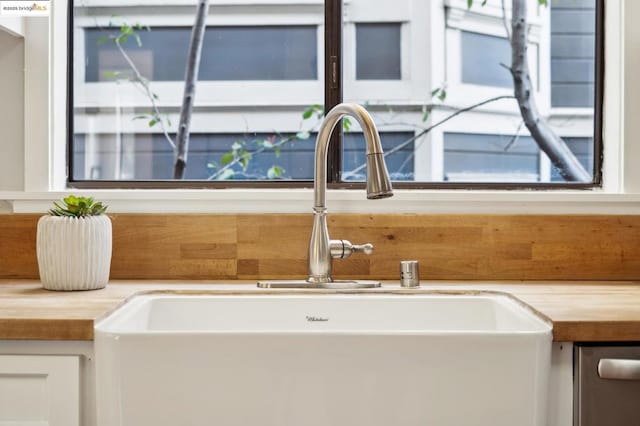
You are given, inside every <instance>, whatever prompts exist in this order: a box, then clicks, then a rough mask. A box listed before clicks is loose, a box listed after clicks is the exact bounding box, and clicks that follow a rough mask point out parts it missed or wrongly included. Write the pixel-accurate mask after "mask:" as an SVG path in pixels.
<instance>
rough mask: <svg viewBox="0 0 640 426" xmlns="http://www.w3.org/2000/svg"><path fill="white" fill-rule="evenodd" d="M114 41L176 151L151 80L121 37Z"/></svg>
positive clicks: (165, 136) (168, 140)
mask: <svg viewBox="0 0 640 426" xmlns="http://www.w3.org/2000/svg"><path fill="white" fill-rule="evenodd" d="M113 41H114V43H115V45H116V47H117V48H118V50H119V51H120V54H121V55H122V57H123V58H124V60H125V61H126V62H127V64H128V65H129V67H130V68H131V70H132V71H133V81H134V82H136V83H138V84H139V85H140V86H142V88H143V90H144V94H145V96H146V97H147V98H148V99H149V101H150V102H151V109H152V110H153V114H154V115H155V116H156V117H157V118H158V124H160V128H161V129H162V133H163V135H164V138H165V139H166V140H167V142H169V145H171V148H173V150H174V151H175V149H176V144H175V143H173V139H172V138H171V136H170V135H169V132H168V131H167V128H166V126H165V125H164V122H163V121H162V114H161V113H160V109H159V108H158V104H157V103H156V96H155V94H154V93H153V92H152V91H151V85H150V83H149V80H147V79H146V78H144V76H143V75H142V74H141V73H140V70H138V67H136V64H135V63H134V62H133V61H132V60H131V57H130V56H129V55H128V54H127V52H126V51H125V50H124V48H123V47H122V44H121V43H120V39H119V38H118V37H116V38H114V39H113Z"/></svg>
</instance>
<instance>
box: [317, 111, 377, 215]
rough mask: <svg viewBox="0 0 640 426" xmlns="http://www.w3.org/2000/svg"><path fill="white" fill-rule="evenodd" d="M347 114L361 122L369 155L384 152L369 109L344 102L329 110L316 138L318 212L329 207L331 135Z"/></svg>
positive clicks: (322, 211)
mask: <svg viewBox="0 0 640 426" xmlns="http://www.w3.org/2000/svg"><path fill="white" fill-rule="evenodd" d="M347 115H348V116H351V117H353V118H355V119H356V121H357V122H358V123H359V124H360V127H361V128H362V131H363V133H364V139H365V142H366V146H367V155H369V154H382V146H381V144H380V137H379V135H378V130H377V129H376V125H375V123H374V122H373V119H372V118H371V115H369V113H368V112H367V110H365V109H364V108H363V107H362V106H360V105H358V104H353V103H343V104H339V105H336V106H335V107H334V108H333V109H332V110H331V111H329V112H328V113H327V115H326V116H325V118H324V121H323V122H322V124H321V126H320V130H319V131H318V137H317V139H316V154H315V172H314V185H313V189H314V204H313V210H314V212H317V213H324V212H325V211H326V207H327V206H326V193H327V155H328V152H329V143H330V141H331V135H332V134H333V131H334V130H335V128H336V125H337V124H338V123H339V122H340V119H342V118H343V117H344V116H347Z"/></svg>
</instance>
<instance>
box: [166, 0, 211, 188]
mask: <svg viewBox="0 0 640 426" xmlns="http://www.w3.org/2000/svg"><path fill="white" fill-rule="evenodd" d="M208 14H209V0H200V1H199V2H198V9H197V12H196V21H195V23H194V24H193V30H192V31H191V42H190V45H189V56H188V59H187V68H186V71H185V77H184V97H183V99H182V108H181V109H180V122H179V123H178V134H177V136H176V160H175V164H174V169H173V178H174V179H183V178H184V170H185V168H186V167H187V153H188V150H189V126H190V125H191V115H192V112H193V102H194V98H195V95H196V81H197V79H198V70H199V69H200V56H201V53H202V43H203V41H204V32H205V29H206V20H207V15H208Z"/></svg>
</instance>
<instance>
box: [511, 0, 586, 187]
mask: <svg viewBox="0 0 640 426" xmlns="http://www.w3.org/2000/svg"><path fill="white" fill-rule="evenodd" d="M511 13H512V19H511V25H512V31H511V33H512V37H511V55H512V59H511V75H512V76H513V86H514V94H515V97H516V99H517V100H518V106H519V108H520V114H521V115H522V120H523V121H524V123H525V125H526V126H527V129H529V132H530V133H531V136H532V137H533V139H534V140H535V141H536V142H537V144H538V146H539V147H540V149H542V150H543V151H544V152H545V153H546V154H547V156H548V157H549V159H550V160H551V162H552V163H553V165H554V166H555V167H556V168H557V169H558V171H559V172H560V174H561V175H562V177H564V178H565V179H566V180H568V181H573V182H588V181H590V180H591V176H590V175H589V173H587V171H586V170H585V169H584V167H582V164H580V162H579V161H578V159H577V158H576V156H575V155H574V154H573V153H572V152H571V150H570V149H569V147H568V146H567V144H565V142H564V141H563V140H562V139H561V138H560V137H559V136H558V135H557V134H556V133H555V132H554V131H553V129H551V127H550V126H549V125H548V124H547V122H546V121H545V120H544V118H542V117H541V116H540V113H539V112H538V108H537V105H536V102H535V99H534V95H533V92H534V89H533V85H532V84H531V77H530V73H529V62H528V59H527V44H528V40H527V39H528V37H527V32H528V24H527V1H526V0H513V1H512V9H511Z"/></svg>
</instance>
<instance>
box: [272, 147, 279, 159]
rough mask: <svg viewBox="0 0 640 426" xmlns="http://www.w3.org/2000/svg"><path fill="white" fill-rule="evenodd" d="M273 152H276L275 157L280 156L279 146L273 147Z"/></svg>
mask: <svg viewBox="0 0 640 426" xmlns="http://www.w3.org/2000/svg"><path fill="white" fill-rule="evenodd" d="M273 153H274V154H276V158H280V148H278V147H275V148H273Z"/></svg>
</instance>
